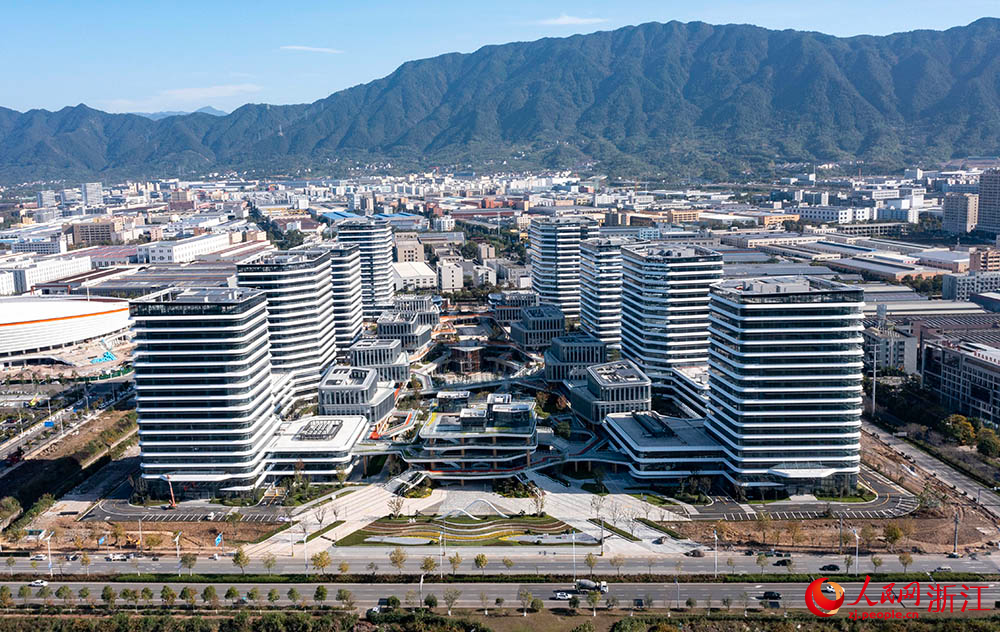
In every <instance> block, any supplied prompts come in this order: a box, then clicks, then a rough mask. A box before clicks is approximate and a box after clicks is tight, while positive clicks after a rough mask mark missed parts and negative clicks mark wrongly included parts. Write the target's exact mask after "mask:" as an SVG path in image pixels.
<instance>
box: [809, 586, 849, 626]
mask: <svg viewBox="0 0 1000 632" xmlns="http://www.w3.org/2000/svg"><path fill="white" fill-rule="evenodd" d="M823 582H826V583H827V584H828V585H829V586H830V588H832V589H833V598H832V599H831V598H830V597H827V596H826V595H824V594H823ZM843 603H844V589H843V588H841V587H840V584H838V583H837V582H831V581H827V579H826V577H820V578H819V579H817V580H814V581H812V582H810V584H809V585H808V586H807V587H806V608H809V611H810V612H812V613H813V614H814V615H816V616H817V617H832V616H833V615H835V614H837V611H838V610H840V606H841V604H843Z"/></svg>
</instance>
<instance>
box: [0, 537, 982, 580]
mask: <svg viewBox="0 0 1000 632" xmlns="http://www.w3.org/2000/svg"><path fill="white" fill-rule="evenodd" d="M327 546H328V544H327V543H324V542H322V540H318V541H317V540H314V541H313V542H311V543H309V546H308V548H307V549H305V550H304V548H303V546H302V545H301V544H294V545H293V547H290V548H284V547H282V548H284V550H279V551H278V553H277V555H276V557H275V567H274V568H273V569H272V571H271V572H273V573H278V574H295V573H304V572H310V573H311V572H312V571H313V569H312V566H311V562H310V561H309V560H310V558H311V557H312V555H313V554H315V553H318V552H319V551H321V550H327V551H329V553H330V557H331V560H332V564H331V567H330V569H329V571H331V572H333V571H334V570H335V569H337V567H338V566H339V565H340V563H341V562H346V563H347V564H348V567H349V572H351V573H354V574H356V573H366V572H371V570H370V569H369V567H368V565H369V564H370V563H374V564H376V565H377V566H378V569H377V570H376V572H377V573H378V574H381V575H389V574H397V573H399V571H398V570H397V569H396V568H395V567H393V566H392V564H391V563H390V562H389V557H388V555H389V553H390V552H391V551H392V547H388V546H381V547H379V546H364V547H342V548H331V549H328V548H327ZM527 548H528V547H523V549H527ZM289 551H294V557H293V556H290V555H289V554H288V553H289ZM406 551H407V553H408V556H407V559H406V562H405V563H404V564H403V572H405V573H408V574H420V573H421V572H422V571H421V569H420V567H421V565H422V563H423V561H424V558H425V557H431V558H433V559H434V560H435V561H437V562H438V564H439V569H438V571H436V573H434V574H440V573H442V572H444V573H450V572H451V566H450V564H449V562H448V557H449V556H451V555H452V554H454V553H455V552H458V553H459V555H460V556H461V557H462V559H463V561H462V563H461V564H460V566H459V571H458V572H459V573H478V572H479V569H477V568H475V567H474V566H473V558H474V557H475V556H476V555H477V554H479V553H483V554H485V555H486V557H487V565H486V568H485V569H484V570H485V572H486V573H495V574H499V573H507V572H510V573H532V574H558V575H567V576H572V575H573V574H574V567H575V572H576V575H577V576H578V577H583V576H585V575H587V574H588V573H589V572H590V570H589V569H588V567H587V566H586V564H585V557H586V555H587V553H589V552H593V553H594V554H595V555H596V554H597V553H599V551H600V547H597V546H586V547H585V546H577V547H576V556H575V557H576V559H575V564H574V556H573V553H572V550H571V547H567V546H560V547H552V548H550V549H548V550H537V551H536V550H534V549H533V547H532V549H531V550H530V552H529V551H525V550H522V547H446V549H445V550H443V551H442V550H441V549H439V548H438V547H436V546H428V547H424V548H423V549H421V550H419V551H417V550H415V549H414V547H408V548H407V549H406ZM303 553H305V555H303ZM853 554H854V548H853V547H848V548H845V550H844V553H843V554H841V555H837V554H830V555H794V556H793V557H791V558H767V564H766V565H765V567H764V569H763V572H765V573H769V574H773V575H774V576H775V580H776V581H780V579H781V576H782V575H785V574H787V573H788V572H789V569H788V568H787V567H782V566H775V562H777V561H778V560H779V559H791V560H792V567H791V572H794V573H809V574H813V575H817V574H820V573H821V572H823V571H821V570H820V569H821V568H822V567H824V566H828V565H831V564H833V565H837V566H838V567H839V568H840V569H841V571H846V570H847V569H846V567H845V562H844V558H845V557H846V556H847V555H850V556H851V558H852V561H853V559H854V555H853ZM89 555H90V558H91V564H90V566H89V571H90V572H91V573H93V574H96V575H109V574H122V573H132V572H142V573H176V572H178V570H179V564H178V560H177V558H176V557H175V555H174V554H173V553H169V554H165V555H161V556H160V557H159V559H158V560H157V561H153V559H152V558H150V557H146V558H143V559H134V560H130V561H121V562H111V561H107V560H106V559H105V555H106V553H105V552H101V553H95V552H90V553H89ZM878 556H879V557H880V558H881V559H882V566H881V567H880V568H879V572H882V573H887V572H902V571H903V567H902V565H900V563H899V561H898V560H897V556H896V555H893V554H888V553H884V552H880V553H879V554H878ZM505 557H506V558H508V559H510V560H511V561H512V562H513V566H512V567H511V569H510V570H509V571H508V570H507V569H506V568H505V566H504V565H503V559H504V558H505ZM614 557H615V556H612V555H605V556H604V557H599V558H598V559H597V565H596V566H595V568H594V570H595V572H597V573H599V574H602V575H611V574H617V573H618V572H619V570H618V568H617V567H615V566H612V564H611V560H612V559H614ZM13 559H15V563H14V565H13V566H12V567H10V570H11V572H14V573H23V574H30V575H32V576H37V577H44V578H49V572H50V569H49V566H48V561H47V560H46V561H36V562H35V566H32V565H31V561H30V560H29V559H27V558H13ZM623 559H624V563H623V565H622V567H621V572H622V573H623V574H626V575H628V574H640V573H647V572H650V571H652V572H653V573H659V574H670V575H672V574H675V573H677V572H680V573H683V574H713V573H714V572H715V565H716V558H715V555H714V553H713V552H712V551H711V550H709V551H708V552H707V553H706V554H705V557H685V556H682V555H672V556H661V555H657V556H650V557H634V556H632V557H629V556H626V557H624V558H623ZM729 561H732V565H731V566H730V565H729V563H728V562H729ZM858 564H859V566H855V565H853V564H852V567H851V572H861V573H873V572H875V569H874V567H873V565H872V560H871V557H870V556H868V555H863V554H862V555H861V556H859V558H858ZM4 568H6V567H4ZM942 568H950V569H951V570H954V571H955V572H968V573H985V574H996V573H998V572H1000V554H997V555H996V556H993V555H980V556H978V558H977V559H972V558H970V557H963V558H961V559H949V558H947V557H946V556H944V555H913V563H912V564H911V565H910V566H909V567H908V569H907V570H908V571H910V572H929V571H935V570H937V569H942ZM87 570H88V569H87V568H84V567H82V566H81V565H80V562H79V560H76V561H66V560H65V559H64V558H63V556H54V559H53V565H52V568H51V573H52V575H53V576H54V577H58V576H59V574H60V573H65V574H75V575H82V574H85V573H86V572H87ZM245 570H246V572H247V573H253V574H265V573H266V572H267V570H266V569H265V567H264V563H263V560H262V559H251V560H250V563H249V564H248V565H247V566H246V568H245ZM182 572H184V573H186V572H187V571H186V570H184V571H182ZM194 572H196V573H239V572H240V569H239V568H237V567H236V566H234V565H233V562H232V558H231V557H228V556H225V555H221V556H220V558H219V559H218V560H212V559H210V558H209V554H208V553H205V554H203V555H199V558H198V560H197V563H196V565H195V568H194ZM718 572H719V574H734V573H741V574H758V573H760V572H761V568H760V567H759V566H758V565H757V557H756V556H755V555H745V554H744V552H743V551H732V552H726V551H720V552H719V555H718Z"/></svg>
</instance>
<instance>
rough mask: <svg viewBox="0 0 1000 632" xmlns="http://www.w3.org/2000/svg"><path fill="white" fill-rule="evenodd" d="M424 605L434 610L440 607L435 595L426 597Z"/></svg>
mask: <svg viewBox="0 0 1000 632" xmlns="http://www.w3.org/2000/svg"><path fill="white" fill-rule="evenodd" d="M424 605H425V606H427V607H428V608H430V609H431V610H433V609H434V608H437V606H438V598H437V597H435V596H434V595H433V594H431V595H427V596H426V597H424Z"/></svg>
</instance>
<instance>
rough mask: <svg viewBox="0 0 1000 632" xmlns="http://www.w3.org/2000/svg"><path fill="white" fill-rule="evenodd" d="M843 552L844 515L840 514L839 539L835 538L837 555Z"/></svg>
mask: <svg viewBox="0 0 1000 632" xmlns="http://www.w3.org/2000/svg"><path fill="white" fill-rule="evenodd" d="M843 552H844V514H840V537H839V538H837V555H840V554H841V553H843Z"/></svg>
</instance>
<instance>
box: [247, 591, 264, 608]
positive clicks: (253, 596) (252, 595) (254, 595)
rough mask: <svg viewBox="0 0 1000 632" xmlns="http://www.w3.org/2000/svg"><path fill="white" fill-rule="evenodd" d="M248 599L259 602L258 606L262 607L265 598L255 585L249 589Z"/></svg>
mask: <svg viewBox="0 0 1000 632" xmlns="http://www.w3.org/2000/svg"><path fill="white" fill-rule="evenodd" d="M247 600H248V601H252V602H254V603H255V604H257V608H258V609H260V607H261V605H262V602H263V600H264V598H263V596H262V595H261V594H260V589H259V588H257V587H256V586H254V587H253V588H251V589H250V590H249V591H247Z"/></svg>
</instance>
